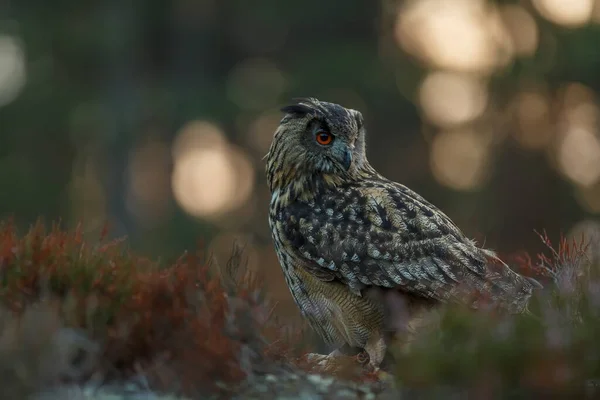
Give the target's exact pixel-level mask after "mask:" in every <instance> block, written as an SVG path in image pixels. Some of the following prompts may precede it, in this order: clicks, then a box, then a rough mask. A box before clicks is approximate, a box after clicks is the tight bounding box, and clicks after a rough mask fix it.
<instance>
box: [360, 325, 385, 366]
mask: <svg viewBox="0 0 600 400" xmlns="http://www.w3.org/2000/svg"><path fill="white" fill-rule="evenodd" d="M365 351H366V352H367V354H368V355H369V364H370V365H371V366H372V367H373V369H375V370H377V369H379V365H380V364H381V362H382V361H383V359H384V358H385V355H386V353H387V343H386V338H385V336H384V335H383V333H381V332H374V333H373V334H372V335H371V337H369V340H368V341H367V344H366V345H365Z"/></svg>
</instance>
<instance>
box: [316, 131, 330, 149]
mask: <svg viewBox="0 0 600 400" xmlns="http://www.w3.org/2000/svg"><path fill="white" fill-rule="evenodd" d="M316 139H317V143H319V144H320V145H322V146H327V145H328V144H331V142H332V141H333V135H332V134H331V133H329V132H325V131H321V132H317V136H316Z"/></svg>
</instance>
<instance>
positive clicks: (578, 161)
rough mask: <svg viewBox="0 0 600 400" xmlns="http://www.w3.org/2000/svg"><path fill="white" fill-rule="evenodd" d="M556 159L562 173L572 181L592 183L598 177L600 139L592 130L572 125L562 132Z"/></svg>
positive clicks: (585, 184)
mask: <svg viewBox="0 0 600 400" xmlns="http://www.w3.org/2000/svg"><path fill="white" fill-rule="evenodd" d="M558 160H559V163H560V167H561V169H562V171H563V172H564V174H565V175H566V176H567V177H568V178H569V179H571V180H572V181H573V182H575V183H577V184H579V185H582V186H590V185H593V184H594V183H596V182H597V181H598V179H600V141H599V140H598V137H597V136H596V135H595V134H594V132H592V131H590V130H588V129H586V128H584V127H578V126H574V127H572V128H570V129H569V130H567V131H566V132H565V133H564V136H563V138H562V140H561V142H560V145H559V155H558Z"/></svg>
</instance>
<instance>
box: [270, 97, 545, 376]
mask: <svg viewBox="0 0 600 400" xmlns="http://www.w3.org/2000/svg"><path fill="white" fill-rule="evenodd" d="M282 111H284V112H285V113H286V115H285V116H284V117H283V119H282V120H281V123H280V125H279V127H278V129H277V131H276V132H275V135H274V138H273V142H272V144H271V148H270V149H269V154H268V161H267V179H268V183H269V188H270V190H271V193H272V198H271V205H270V214H269V222H270V226H271V230H272V236H273V241H274V244H275V249H276V252H277V256H278V258H279V261H280V263H281V266H282V269H283V272H284V275H285V279H286V282H287V284H288V286H289V288H290V291H291V293H292V296H293V297H294V299H295V301H296V303H297V304H298V306H299V307H300V310H301V311H302V313H303V315H304V316H305V317H306V318H307V319H308V321H309V322H310V324H311V326H312V327H313V328H314V329H315V330H316V331H317V332H318V333H319V334H320V335H321V336H322V337H323V339H324V340H325V341H326V342H328V343H330V344H332V345H335V346H337V347H342V346H346V347H347V346H351V347H355V348H360V349H364V350H366V351H367V353H368V354H369V356H370V359H371V362H372V363H373V364H374V365H375V366H378V364H379V363H380V362H381V360H382V358H383V355H384V353H385V341H386V333H387V332H388V331H391V330H396V331H397V330H398V329H401V327H402V326H407V325H408V324H409V323H410V321H411V319H412V318H414V317H415V316H416V315H417V314H418V312H419V311H421V310H423V309H425V308H427V307H430V306H431V305H434V304H436V303H446V302H453V303H460V304H467V305H469V306H471V307H473V308H478V307H480V306H481V302H482V299H487V300H489V301H491V302H492V303H494V304H496V305H498V306H499V307H500V308H502V309H504V310H506V311H508V312H511V313H519V312H522V311H523V310H524V309H525V308H526V305H527V302H528V299H529V297H530V296H531V293H532V289H533V286H534V283H535V282H532V281H530V280H529V279H527V278H525V277H523V276H521V275H518V274H517V273H515V272H513V271H512V270H511V269H510V268H509V267H508V266H506V265H505V264H504V263H502V262H501V261H500V260H499V259H498V258H497V257H496V256H495V255H494V253H493V252H492V251H489V250H485V249H482V248H479V247H478V246H477V245H476V243H475V242H474V241H472V240H470V239H468V238H467V237H465V235H464V234H463V233H462V232H461V231H460V229H459V228H458V227H457V226H456V225H455V224H454V223H453V222H452V221H451V220H450V218H448V217H447V216H446V215H445V214H444V213H443V212H441V211H440V210H439V209H438V208H436V207H435V206H433V205H432V204H431V203H429V202H428V201H426V200H425V199H423V198H422V197H421V196H420V195H418V194H417V193H415V192H413V191H412V190H410V189H408V188H407V187H406V186H403V185H401V184H399V183H396V182H393V181H390V180H388V179H386V178H384V177H383V176H381V175H380V174H379V173H377V171H375V170H374V169H373V168H372V167H371V165H370V164H369V162H368V161H367V157H366V152H365V128H364V123H363V118H362V115H361V114H360V112H358V111H356V110H351V109H346V108H344V107H342V106H340V105H337V104H333V103H327V102H322V101H319V100H317V99H304V100H301V101H300V102H299V103H298V104H294V105H291V106H288V107H285V108H283V110H282ZM330 139H331V141H330ZM398 299H400V300H401V301H402V302H403V304H404V307H403V310H404V311H405V314H406V315H405V321H403V322H402V323H399V321H398V320H399V319H401V313H399V312H398V310H397V307H396V308H394V307H395V305H394V302H397V301H398ZM399 327H400V328H399Z"/></svg>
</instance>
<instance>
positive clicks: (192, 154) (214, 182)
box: [171, 121, 254, 217]
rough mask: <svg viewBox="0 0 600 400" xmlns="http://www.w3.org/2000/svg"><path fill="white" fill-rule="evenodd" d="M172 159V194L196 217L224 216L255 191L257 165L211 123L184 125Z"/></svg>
mask: <svg viewBox="0 0 600 400" xmlns="http://www.w3.org/2000/svg"><path fill="white" fill-rule="evenodd" d="M173 158H174V168H173V175H172V181H171V182H172V188H173V194H174V196H175V199H176V200H177V202H178V203H179V205H180V206H181V207H182V208H183V209H184V210H185V211H186V212H187V213H189V214H191V215H193V216H196V217H214V216H221V215H223V214H224V213H227V212H229V211H233V210H235V209H236V208H238V207H239V206H241V205H242V204H243V203H244V202H245V201H246V200H247V199H248V198H249V197H250V195H251V193H252V189H253V187H254V168H253V166H252V163H251V161H250V160H249V158H248V156H247V155H246V154H245V152H243V151H242V150H241V149H238V148H236V147H234V146H232V145H230V144H229V143H228V142H227V140H226V139H225V136H224V134H223V132H222V131H221V130H220V129H219V128H218V127H217V126H215V125H213V124H211V123H209V122H205V121H193V122H190V123H189V124H188V125H186V126H184V128H183V129H182V131H181V133H180V134H179V136H178V137H177V139H176V141H175V143H174V145H173Z"/></svg>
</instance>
